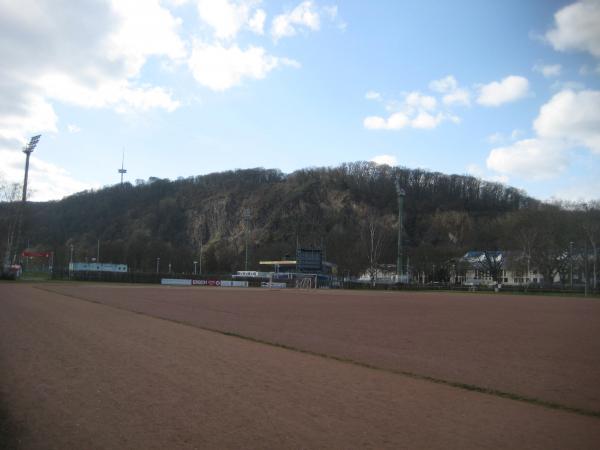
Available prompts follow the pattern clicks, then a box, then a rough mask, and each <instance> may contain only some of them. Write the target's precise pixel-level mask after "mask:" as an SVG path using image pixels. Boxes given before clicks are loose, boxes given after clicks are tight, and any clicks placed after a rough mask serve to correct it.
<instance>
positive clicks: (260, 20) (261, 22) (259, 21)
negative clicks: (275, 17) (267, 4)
mask: <svg viewBox="0 0 600 450" xmlns="http://www.w3.org/2000/svg"><path fill="white" fill-rule="evenodd" d="M265 20H267V13H266V12H265V11H264V10H263V9H258V10H256V12H255V13H254V15H253V16H252V17H251V18H250V20H248V27H249V28H250V29H251V30H252V31H254V32H255V33H256V34H264V33H265Z"/></svg>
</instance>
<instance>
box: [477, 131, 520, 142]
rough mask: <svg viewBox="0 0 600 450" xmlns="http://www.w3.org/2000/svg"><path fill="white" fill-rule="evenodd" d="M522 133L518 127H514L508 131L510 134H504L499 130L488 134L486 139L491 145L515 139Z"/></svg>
mask: <svg viewBox="0 0 600 450" xmlns="http://www.w3.org/2000/svg"><path fill="white" fill-rule="evenodd" d="M522 134H523V132H522V131H521V130H518V129H514V130H512V131H511V132H510V134H507V135H504V134H502V133H500V132H496V133H493V134H490V135H489V136H488V137H487V138H486V141H487V142H488V143H490V144H492V145H499V144H502V143H505V142H508V141H515V140H517V139H519V137H520V136H521V135H522Z"/></svg>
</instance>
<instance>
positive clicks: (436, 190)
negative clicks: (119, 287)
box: [0, 162, 574, 277]
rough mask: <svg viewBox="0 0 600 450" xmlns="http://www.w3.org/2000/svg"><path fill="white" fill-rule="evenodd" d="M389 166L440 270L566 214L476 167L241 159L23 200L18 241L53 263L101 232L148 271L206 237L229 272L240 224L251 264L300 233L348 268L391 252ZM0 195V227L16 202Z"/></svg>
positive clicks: (210, 251)
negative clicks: (188, 174) (282, 164)
mask: <svg viewBox="0 0 600 450" xmlns="http://www.w3.org/2000/svg"><path fill="white" fill-rule="evenodd" d="M395 177H398V179H399V180H400V184H401V186H402V187H403V188H404V190H405V191H406V199H405V219H404V230H405V234H404V238H403V241H404V245H405V246H406V252H407V255H408V258H409V264H410V266H411V267H412V268H414V269H417V270H427V271H430V270H435V271H437V272H439V277H443V275H444V264H445V263H446V262H447V261H448V259H449V258H452V257H455V256H459V255H461V254H462V253H464V252H465V251H466V250H468V249H472V248H479V249H494V248H499V247H504V248H506V247H507V246H512V247H515V246H516V247H518V246H519V242H518V239H515V233H513V232H511V228H510V227H514V226H516V224H517V222H518V220H521V221H522V220H525V219H526V216H527V213H528V212H532V211H537V214H542V213H543V214H549V215H550V216H552V217H556V216H557V215H561V214H563V213H562V212H560V211H562V210H560V209H559V208H557V207H554V206H548V205H542V204H541V203H540V202H539V201H537V200H535V199H532V198H530V197H528V196H527V195H526V194H525V193H523V192H521V191H519V190H517V189H515V188H511V187H507V186H504V185H501V184H497V183H490V182H485V181H482V180H479V179H476V178H474V177H470V176H461V175H444V174H441V173H434V172H428V171H424V170H420V169H406V168H391V167H389V166H385V165H383V166H378V165H375V164H372V163H367V162H358V163H349V164H343V165H341V166H339V167H335V168H309V169H303V170H299V171H296V172H293V173H291V174H287V175H286V174H283V173H281V172H280V171H278V170H273V169H249V170H236V171H228V172H222V173H213V174H209V175H203V176H197V177H192V178H187V179H179V180H176V181H169V180H163V179H157V178H150V179H149V180H148V181H146V182H138V183H136V185H135V186H133V185H131V184H129V183H125V184H124V185H122V186H121V185H115V186H112V187H107V188H104V189H101V190H97V191H86V192H82V193H78V194H75V195H72V196H70V197H67V198H65V199H63V200H61V201H55V202H44V203H30V204H28V205H27V210H26V212H25V215H24V218H25V219H24V227H23V229H24V233H23V242H24V243H29V247H30V248H32V249H39V250H41V249H44V250H52V251H54V252H55V254H56V265H57V267H60V266H63V265H65V264H66V262H67V261H68V258H69V246H70V245H71V244H73V247H74V255H75V257H74V259H75V260H86V259H88V260H89V259H91V258H92V257H95V256H96V251H97V242H98V240H100V260H101V261H104V262H109V261H110V262H125V263H127V264H128V265H129V266H130V268H131V269H133V270H141V271H153V270H155V268H156V258H157V257H160V258H161V262H162V263H161V264H163V266H162V268H163V269H165V270H166V267H167V264H169V263H170V264H171V265H172V270H173V271H176V272H184V271H187V272H189V271H191V269H192V267H193V261H194V260H198V255H199V252H200V245H201V242H202V246H203V269H204V271H205V272H231V271H235V270H240V269H243V266H244V242H245V237H246V231H247V237H248V252H249V268H251V269H258V268H259V267H258V261H259V260H261V259H273V258H281V257H283V256H284V255H293V254H294V251H295V248H296V245H297V243H299V244H300V245H302V246H311V247H322V248H324V249H325V251H326V255H327V259H328V260H331V261H334V262H336V263H337V264H338V265H339V268H340V271H342V273H347V272H349V273H353V274H356V273H358V272H360V271H362V270H364V268H365V267H366V266H367V265H368V264H369V256H370V255H371V256H373V255H374V256H376V259H377V261H376V262H377V263H385V264H394V263H395V261H396V236H397V225H398V219H397V200H396V191H395V185H394V179H395ZM1 206H2V215H1V217H0V233H2V235H3V236H4V235H6V233H7V227H8V224H9V222H10V219H11V216H12V213H11V211H13V209H14V208H15V206H16V205H14V204H13V205H11V204H3V205H1ZM515 220H516V221H517V222H515ZM521 228H522V227H521ZM371 238H373V239H371ZM564 238H565V239H567V242H569V239H571V240H573V239H574V237H569V236H564ZM561 239H562V238H561ZM4 243H5V239H3V244H4ZM371 244H372V245H371ZM405 264H406V261H405ZM436 265H437V269H435V266H436ZM432 268H433V269H432Z"/></svg>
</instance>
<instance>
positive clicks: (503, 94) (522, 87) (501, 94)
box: [477, 75, 529, 106]
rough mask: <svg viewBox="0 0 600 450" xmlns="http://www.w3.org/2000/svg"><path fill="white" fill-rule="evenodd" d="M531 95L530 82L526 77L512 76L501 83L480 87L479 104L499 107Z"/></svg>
mask: <svg viewBox="0 0 600 450" xmlns="http://www.w3.org/2000/svg"><path fill="white" fill-rule="evenodd" d="M528 93H529V81H528V80H527V78H525V77H521V76H516V75H510V76H508V77H506V78H504V79H502V80H501V81H493V82H491V83H489V84H485V85H483V86H480V87H479V96H478V97H477V103H479V104H480V105H484V106H499V105H502V104H504V103H508V102H513V101H515V100H518V99H520V98H523V97H525V96H526V95H527V94H528Z"/></svg>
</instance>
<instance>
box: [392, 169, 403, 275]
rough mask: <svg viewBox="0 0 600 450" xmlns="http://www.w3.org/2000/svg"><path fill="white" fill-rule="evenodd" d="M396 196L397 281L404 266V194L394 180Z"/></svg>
mask: <svg viewBox="0 0 600 450" xmlns="http://www.w3.org/2000/svg"><path fill="white" fill-rule="evenodd" d="M395 181H396V194H397V196H398V254H397V256H396V275H397V276H398V281H400V280H402V279H403V275H404V266H403V264H402V259H403V258H402V213H403V209H404V197H405V196H406V192H404V189H402V188H401V187H400V181H399V180H398V179H397V178H396V180H395Z"/></svg>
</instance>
